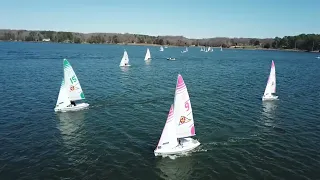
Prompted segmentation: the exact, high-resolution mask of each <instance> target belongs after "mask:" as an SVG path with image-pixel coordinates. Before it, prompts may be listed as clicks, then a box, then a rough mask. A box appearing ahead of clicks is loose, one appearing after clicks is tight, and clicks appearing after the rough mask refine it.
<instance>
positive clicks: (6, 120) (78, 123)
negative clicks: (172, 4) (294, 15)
mask: <svg viewBox="0 0 320 180" xmlns="http://www.w3.org/2000/svg"><path fill="white" fill-rule="evenodd" d="M149 48H150V51H151V55H152V58H153V59H152V61H151V62H150V63H149V64H146V63H145V61H144V60H143V59H144V55H145V52H146V47H145V46H119V45H87V44H54V43H47V44H46V43H20V42H11V43H9V42H8V43H6V42H1V43H0V64H1V65H0V85H1V90H0V99H1V101H0V105H1V106H0V114H1V118H0V179H1V180H6V179H10V180H11V179H30V180H35V179H41V180H42V179H46V180H47V179H112V180H113V179H115V180H120V179H146V180H154V179H170V180H174V179H177V180H185V179H190V180H191V179H192V180H197V179H204V180H209V179H228V180H229V179H230V180H231V179H243V180H250V179H255V180H257V179H288V180H293V179H320V173H319V167H320V154H319V149H320V139H319V138H320V122H319V121H320V110H319V106H320V93H319V89H320V83H319V78H320V61H319V60H317V59H316V58H315V57H316V54H312V53H298V52H280V51H257V50H256V51H255V50H231V49H225V50H224V51H223V52H220V51H219V49H215V50H214V52H212V53H204V52H200V49H199V48H189V52H188V53H184V54H181V53H180V51H181V50H183V48H176V47H169V48H168V49H165V51H164V52H160V51H159V47H149ZM124 49H126V50H127V52H128V54H129V58H130V63H131V65H132V66H131V67H130V68H126V69H121V68H120V67H119V63H120V59H121V57H122V55H123V50H124ZM167 57H175V58H176V59H177V60H176V61H167V60H166V58H167ZM63 58H67V59H68V60H69V62H70V63H71V65H72V66H73V68H74V70H75V72H76V74H77V76H78V78H79V80H80V82H81V86H82V89H83V91H84V94H85V96H86V101H87V102H88V103H89V104H90V108H89V109H87V110H83V111H79V112H73V113H55V112H54V110H53V109H54V107H55V104H56V100H57V96H58V93H59V89H60V84H61V78H62V77H63V64H62V61H63ZM271 60H274V61H275V66H276V72H277V94H278V95H279V100H278V101H275V102H269V103H262V101H261V96H262V94H263V91H264V88H265V85H266V81H267V78H268V75H269V72H270V66H271ZM178 73H180V74H181V75H182V76H183V78H184V81H185V83H186V85H187V87H188V91H189V94H190V99H191V103H192V108H193V113H194V118H195V127H196V133H197V135H196V136H195V138H196V139H198V140H199V141H200V142H201V143H202V144H201V146H200V147H199V148H198V149H196V150H195V152H193V153H190V154H187V155H184V156H172V157H166V158H162V157H154V154H153V150H154V149H155V146H156V145H157V143H158V140H159V138H160V135H161V131H162V128H163V126H164V123H165V121H166V118H167V114H168V111H169V108H170V105H171V104H172V103H173V100H174V89H175V83H176V78H177V75H178Z"/></svg>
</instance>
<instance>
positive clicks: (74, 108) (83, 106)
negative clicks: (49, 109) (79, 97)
mask: <svg viewBox="0 0 320 180" xmlns="http://www.w3.org/2000/svg"><path fill="white" fill-rule="evenodd" d="M88 107H89V104H88V103H79V104H77V105H76V106H73V105H72V106H71V107H64V108H54V111H55V112H68V111H80V110H82V109H86V108H88Z"/></svg>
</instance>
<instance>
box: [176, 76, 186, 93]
mask: <svg viewBox="0 0 320 180" xmlns="http://www.w3.org/2000/svg"><path fill="white" fill-rule="evenodd" d="M185 89H186V85H185V83H184V81H183V78H182V76H181V75H180V74H178V80H177V85H176V92H177V93H181V92H182V91H183V90H185Z"/></svg>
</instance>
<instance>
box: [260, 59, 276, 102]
mask: <svg viewBox="0 0 320 180" xmlns="http://www.w3.org/2000/svg"><path fill="white" fill-rule="evenodd" d="M273 93H276V67H275V65H274V62H273V60H272V63H271V70H270V74H269V78H268V82H267V86H266V89H265V91H264V94H263V95H264V96H266V95H271V94H273Z"/></svg>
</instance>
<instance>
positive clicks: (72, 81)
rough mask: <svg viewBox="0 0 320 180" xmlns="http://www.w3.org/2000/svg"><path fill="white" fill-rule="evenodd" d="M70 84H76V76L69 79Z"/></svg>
mask: <svg viewBox="0 0 320 180" xmlns="http://www.w3.org/2000/svg"><path fill="white" fill-rule="evenodd" d="M70 81H71V84H73V83H75V82H77V78H76V76H72V78H70Z"/></svg>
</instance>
